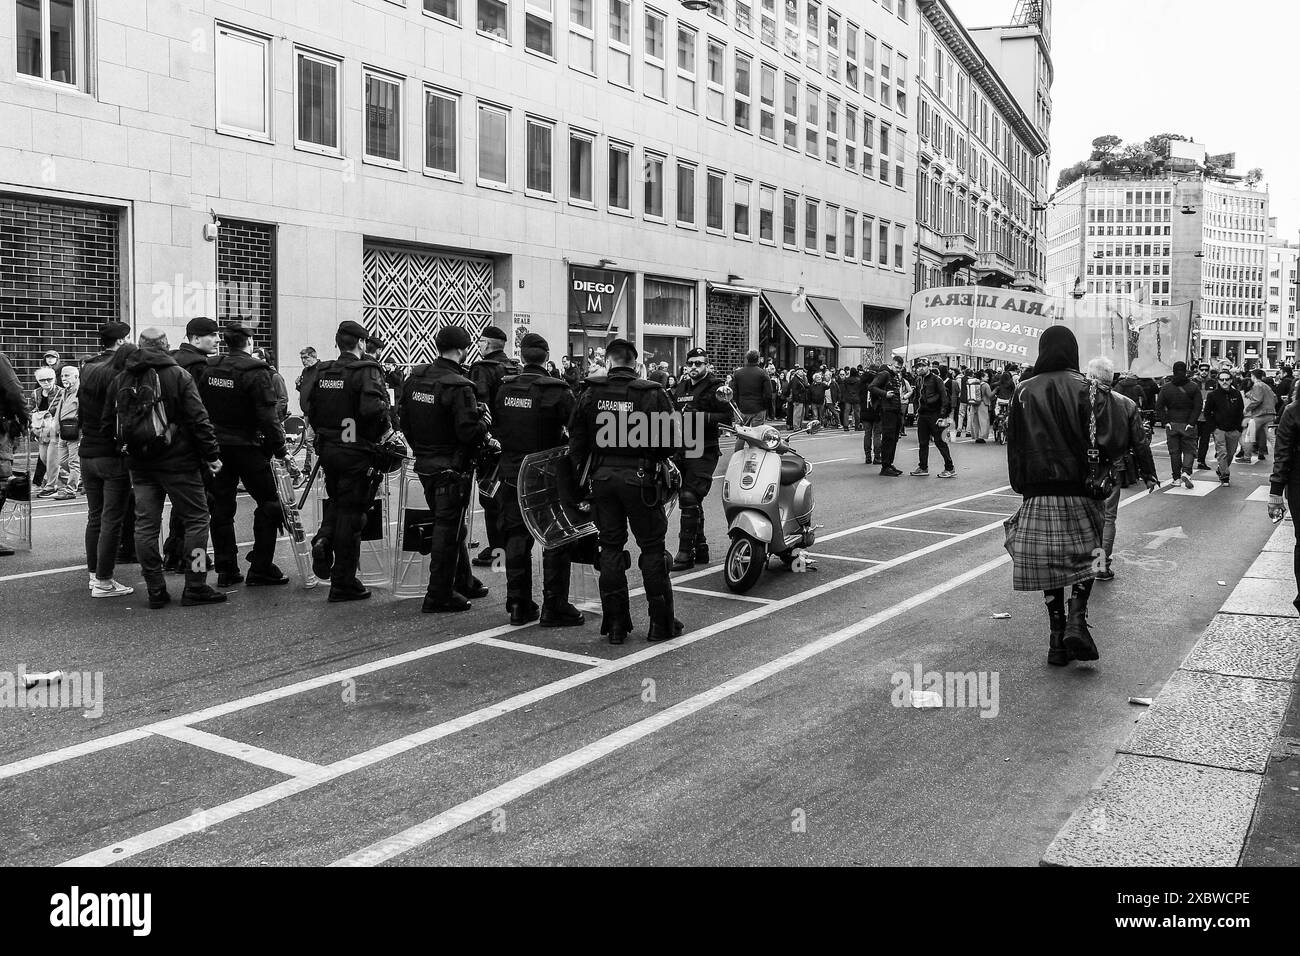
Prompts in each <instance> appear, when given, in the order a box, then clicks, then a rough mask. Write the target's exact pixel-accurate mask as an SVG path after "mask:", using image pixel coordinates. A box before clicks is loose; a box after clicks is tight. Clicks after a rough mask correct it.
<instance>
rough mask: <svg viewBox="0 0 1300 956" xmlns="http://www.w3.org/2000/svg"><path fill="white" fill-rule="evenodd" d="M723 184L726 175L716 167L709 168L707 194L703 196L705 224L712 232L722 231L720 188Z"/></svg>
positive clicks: (722, 215)
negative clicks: (706, 218)
mask: <svg viewBox="0 0 1300 956" xmlns="http://www.w3.org/2000/svg"><path fill="white" fill-rule="evenodd" d="M725 184H726V176H725V175H724V174H723V173H720V172H718V171H717V170H716V169H710V170H709V176H708V184H707V185H708V195H706V196H705V206H706V208H705V214H706V215H707V217H708V220H707V222H706V225H707V226H708V227H709V229H711V230H713V231H714V232H722V230H723V217H724V213H723V211H722V206H723V198H722V189H723V186H724V185H725Z"/></svg>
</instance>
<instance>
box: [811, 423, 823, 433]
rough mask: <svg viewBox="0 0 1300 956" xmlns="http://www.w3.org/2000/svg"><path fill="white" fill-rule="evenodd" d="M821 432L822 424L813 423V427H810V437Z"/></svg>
mask: <svg viewBox="0 0 1300 956" xmlns="http://www.w3.org/2000/svg"><path fill="white" fill-rule="evenodd" d="M821 430H822V423H821V422H813V423H812V424H811V425H809V426H808V434H809V435H816V434H817V433H818V432H819V431H821Z"/></svg>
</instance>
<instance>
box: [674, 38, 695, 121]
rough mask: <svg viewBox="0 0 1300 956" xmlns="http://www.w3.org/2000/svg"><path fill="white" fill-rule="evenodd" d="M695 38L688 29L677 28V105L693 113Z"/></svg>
mask: <svg viewBox="0 0 1300 956" xmlns="http://www.w3.org/2000/svg"><path fill="white" fill-rule="evenodd" d="M695 38H696V33H695V31H694V30H692V29H691V28H690V27H688V26H681V25H679V26H678V27H677V105H678V106H680V107H681V108H682V109H686V110H690V111H691V112H695V72H696V69H697V67H696V65H695Z"/></svg>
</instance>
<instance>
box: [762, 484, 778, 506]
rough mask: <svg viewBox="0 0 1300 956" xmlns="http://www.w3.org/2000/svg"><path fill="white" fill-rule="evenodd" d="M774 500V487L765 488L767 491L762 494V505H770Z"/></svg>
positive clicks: (773, 485)
mask: <svg viewBox="0 0 1300 956" xmlns="http://www.w3.org/2000/svg"><path fill="white" fill-rule="evenodd" d="M775 499H776V485H775V484H771V485H768V486H767V491H765V492H764V493H763V504H765V505H770V504H771V503H772V502H773V501H774V500H775Z"/></svg>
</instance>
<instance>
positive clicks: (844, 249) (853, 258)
mask: <svg viewBox="0 0 1300 956" xmlns="http://www.w3.org/2000/svg"><path fill="white" fill-rule="evenodd" d="M858 216H859V213H858V211H857V210H856V209H849V208H848V207H845V209H844V226H843V228H844V235H843V237H842V238H841V242H840V257H841V258H842V259H843V260H844V261H845V262H857V261H858V239H857V235H858Z"/></svg>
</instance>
